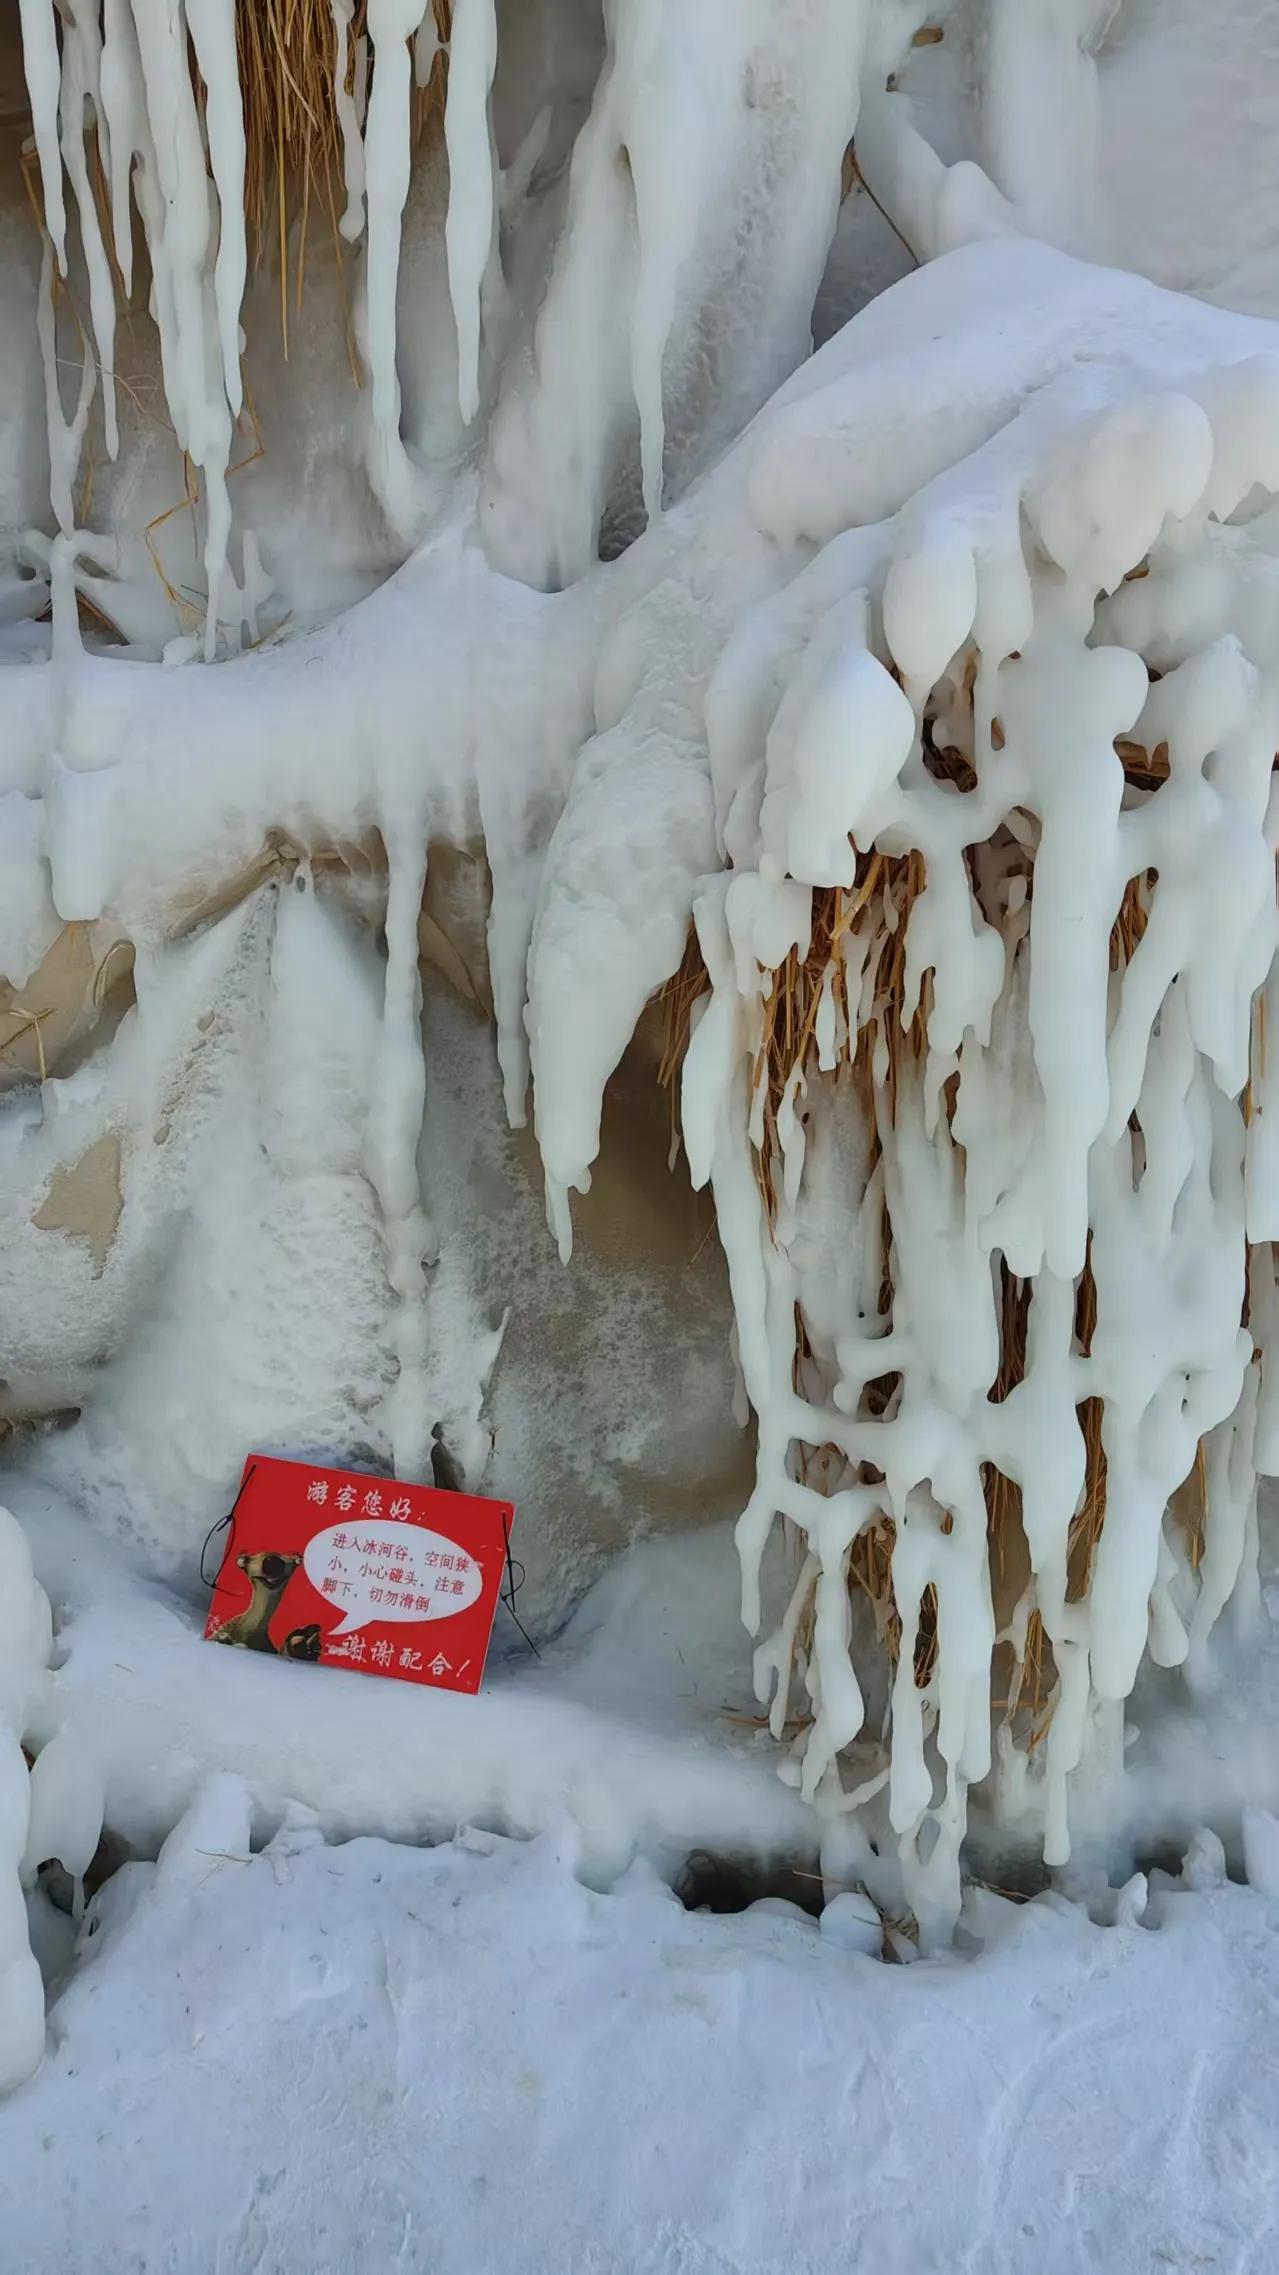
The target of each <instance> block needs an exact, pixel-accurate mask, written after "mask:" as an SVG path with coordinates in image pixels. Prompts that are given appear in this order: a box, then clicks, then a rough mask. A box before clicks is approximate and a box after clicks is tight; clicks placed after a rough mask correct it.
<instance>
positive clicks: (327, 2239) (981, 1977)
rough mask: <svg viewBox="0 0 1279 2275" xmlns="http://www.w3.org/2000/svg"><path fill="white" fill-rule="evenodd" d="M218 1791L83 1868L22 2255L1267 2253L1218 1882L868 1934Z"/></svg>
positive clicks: (116, 2268) (1262, 1925) (264, 2273)
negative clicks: (847, 1933)
mask: <svg viewBox="0 0 1279 2275" xmlns="http://www.w3.org/2000/svg"><path fill="white" fill-rule="evenodd" d="M352 1679H354V1678H352ZM429 1703H430V1704H431V1705H434V1704H435V1703H436V1701H435V1700H431V1701H430V1702H429ZM249 1830H250V1811H249V1809H248V1807H247V1804H246V1802H245V1800H244V1797H243V1793H242V1790H241V1789H239V1788H238V1787H237V1786H236V1785H235V1783H234V1782H233V1781H223V1782H221V1783H219V1784H215V1785H213V1786H212V1787H211V1788H209V1789H206V1792H205V1794H204V1796H203V1798H202V1800H201V1802H200V1803H199V1805H198V1806H197V1807H196V1808H195V1809H194V1810H193V1811H192V1813H191V1814H190V1816H189V1817H188V1818H187V1819H186V1820H185V1822H184V1823H183V1825H182V1826H181V1827H180V1828H179V1829H178V1831H177V1832H176V1833H175V1834H174V1835H173V1836H172V1837H171V1839H170V1841H169V1843H168V1844H167V1846H166V1848H165V1851H164V1854H163V1856H162V1857H161V1860H160V1862H159V1864H158V1866H150V1865H131V1866H128V1867H126V1868H125V1870H124V1872H122V1873H121V1874H120V1875H118V1877H117V1878H116V1880H115V1881H114V1882H112V1883H111V1884H110V1886H109V1888H108V1890H107V1891H106V1893H105V1895H104V1897H103V1898H102V1899H101V1902H100V1905H99V1908H98V1912H97V1916H96V1919H95V1920H94V1922H93V1923H92V1929H93V1932H92V1933H91V1934H90V1936H89V1939H88V1942H87V1945H86V1949H85V1955H84V1958H83V1960H82V1962H81V1964H80V1966H79V1968H78V1970H77V1972H76V1975H75V1977H74V1980H73V1982H72V1984H71V1986H70V1988H69V1989H68V1990H67V1991H66V1992H65V1993H64V1995H63V1997H62V1999H61V2001H60V2002H59V2003H58V2004H57V2005H56V2006H55V2007H54V2009H53V2015H52V2023H51V2029H52V2039H53V2045H52V2051H51V2053H50V2055H49V2058H48V2060H47V2061H46V2063H45V2066H44V2068H43V2070H42V2071H41V2073H40V2075H39V2076H38V2078H37V2079H36V2080H35V2082H34V2083H33V2084H32V2085H30V2086H28V2087H26V2088H25V2089H23V2090H22V2091H21V2092H20V2093H19V2094H18V2095H17V2096H16V2097H15V2098H14V2099H12V2100H11V2101H10V2102H9V2103H7V2104H6V2105H5V2107H4V2108H3V2110H2V2111H0V2234H3V2238H4V2242H3V2247H2V2256H3V2264H4V2265H5V2267H6V2268H8V2269H13V2270H14V2271H15V2275H16V2271H18V2270H22V2271H23V2275H54V2271H55V2270H57V2271H63V2270H80V2269H84V2270H86V2271H87V2270H89V2269H92V2270H94V2275H125V2271H126V2270H128V2271H129V2275H161V2270H163V2271H164V2275H215V2271H217V2275H245V2271H247V2270H259V2271H261V2275H320V2271H325V2275H328V2271H333V2275H337V2271H342V2275H345V2271H347V2270H356V2269H363V2268H384V2267H393V2268H401V2269H406V2270H408V2269H413V2270H422V2271H426V2270H429V2271H430V2275H486V2271H488V2270H494V2271H496V2270H499V2269H506V2268H511V2269H515V2270H519V2271H520V2275H827V2271H829V2275H853V2271H854V2270H866V2275H925V2271H927V2270H934V2269H935V2270H941V2271H944V2275H959V2271H960V2270H971V2271H973V2275H1002V2271H1009V2275H1011V2271H1014V2270H1015V2271H1017V2275H1021V2271H1026V2275H1030V2271H1031V2270H1035V2271H1036V2275H1080V2271H1083V2270H1086V2269H1100V2270H1104V2271H1105V2275H1147V2271H1149V2275H1163V2271H1164V2270H1166V2269H1178V2268H1181V2269H1191V2268H1195V2269H1204V2268H1212V2269H1217V2270H1221V2271H1222V2275H1225V2271H1227V2270H1229V2271H1231V2275H1244V2271H1245V2270H1247V2271H1249V2275H1270V2271H1271V2270H1273V2268H1274V2267H1275V2266H1276V2264H1279V2038H1277V2036H1276V2027H1275V2026H1276V2019H1277V2018H1279V1906H1276V1905H1275V1904H1274V1903H1268V1902H1267V1901H1266V1900H1265V1898H1263V1896H1261V1895H1260V1894H1258V1893H1256V1892H1255V1891H1253V1890H1252V1889H1249V1888H1246V1887H1239V1886H1234V1885H1231V1884H1225V1885H1221V1886H1218V1887H1216V1888H1209V1889H1207V1890H1205V1891H1204V1892H1191V1891H1188V1890H1185V1889H1182V1888H1172V1887H1169V1888H1168V1889H1167V1890H1166V1891H1165V1892H1163V1893H1161V1894H1156V1896H1155V1897H1154V1898H1152V1901H1151V1904H1150V1906H1149V1908H1148V1910H1147V1912H1146V1914H1145V1918H1144V1920H1143V1921H1141V1922H1140V1923H1132V1924H1123V1925H1118V1926H1110V1927H1099V1926H1095V1925H1093V1924H1092V1923H1091V1922H1090V1920H1089V1918H1088V1915H1087V1913H1086V1912H1085V1911H1084V1910H1083V1909H1081V1908H1079V1907H1076V1906H1072V1905H1069V1904H1067V1903H1065V1902H1064V1901H1063V1899H1061V1898H1060V1897H1057V1896H1053V1895H1045V1896H1041V1897H1039V1898H1037V1899H1036V1900H1035V1901H1034V1902H1031V1903H1029V1904H1024V1905H1020V1906H1018V1905H1014V1904H1012V1903H1009V1902H1008V1901H1006V1900H1005V1899H1003V1898H1001V1897H999V1896H997V1895H994V1894H990V1893H987V1892H978V1893H975V1894H974V1895H972V1896H971V1897H970V1899H969V1904H968V1907H967V1911H966V1918H965V1929H964V1931H963V1934H962V1935H961V1941H964V1942H965V1943H967V1945H968V1948H967V1949H966V1950H963V1951H961V1952H959V1953H957V1954H956V1955H955V1956H954V1957H952V1958H949V1959H946V1960H941V1961H921V1962H918V1963H916V1964H915V1965H913V1966H900V1965H885V1964H883V1963H882V1962H881V1961H880V1960H879V1959H877V1958H872V1957H869V1956H866V1955H864V1954H862V1953H860V1952H858V1951H856V1950H853V1949H849V1948H846V1947H844V1946H842V1945H841V1943H840V1942H839V1940H838V1938H837V1936H836V1935H835V1934H832V1933H830V1932H827V1933H823V1932H822V1930H821V1929H820V1928H819V1927H818V1925H817V1924H816V1923H815V1922H814V1921H812V1920H809V1919H805V1918H804V1917H802V1916H800V1915H796V1914H794V1913H786V1912H777V1911H771V1910H770V1909H768V1908H763V1909H760V1908H756V1909H752V1910H750V1911H747V1912H743V1913H740V1914H735V1915H726V1916H718V1917H717V1916H714V1915H712V1914H709V1913H705V1912H703V1913H688V1912H685V1911H684V1910H683V1909H682V1908H681V1906H680V1904H679V1903H678V1902H677V1900H676V1899H675V1898H674V1897H673V1896H672V1895H671V1893H670V1891H669V1890H668V1889H667V1888H666V1887H665V1886H664V1885H663V1884H662V1883H661V1882H660V1881H659V1880H658V1879H657V1878H656V1877H655V1876H654V1874H653V1873H652V1871H651V1868H649V1867H648V1866H646V1865H644V1864H637V1865H636V1866H635V1867H634V1868H633V1869H632V1870H631V1871H630V1872H629V1873H628V1874H627V1875H626V1876H625V1877H624V1878H623V1879H622V1880H621V1882H620V1883H619V1884H618V1885H617V1886H615V1887H614V1888H613V1889H612V1890H611V1891H610V1892H609V1893H607V1894H597V1893H594V1892H593V1891H592V1890H591V1889H589V1888H587V1887H584V1886H583V1885H582V1884H581V1883H580V1881H579V1880H578V1879H577V1878H576V1877H575V1872H574V1864H575V1857H576V1852H575V1847H574V1844H573V1841H572V1839H571V1837H570V1836H569V1835H568V1834H567V1833H565V1834H564V1835H562V1836H560V1837H557V1836H556V1835H554V1834H545V1835H542V1836H541V1837H539V1838H538V1839H536V1840H533V1841H530V1842H525V1843H520V1842H512V1841H507V1840H499V1839H495V1838H493V1837H491V1836H488V1835H477V1834H472V1835H467V1834H465V1833H463V1834H462V1835H460V1836H459V1837H458V1839H457V1840H455V1841H452V1842H449V1843H447V1844H446V1845H444V1846H441V1847H437V1848H433V1849H426V1850H421V1849H415V1848H409V1847H404V1846H393V1845H392V1844H390V1843H388V1842H385V1841H381V1840H371V1839H361V1840H355V1841H351V1842H348V1843H346V1844H345V1845H344V1846H336V1847H335V1846H330V1845H327V1844H326V1843H325V1842H324V1841H323V1840H322V1838H321V1837H320V1835H319V1834H318V1833H317V1832H316V1831H315V1830H313V1829H309V1828H306V1827H305V1826H302V1825H298V1826H295V1827H293V1828H291V1829H289V1830H286V1831H284V1832H282V1833H281V1834H279V1835H278V1836H277V1837H276V1838H275V1839H274V1840H273V1841H272V1842H271V1843H270V1845H269V1846H268V1847H267V1848H265V1849H264V1850H263V1851H262V1852H261V1853H258V1854H250V1849H249ZM977 1945H980V1947H981V1948H980V1949H978V1948H976V1946H977Z"/></svg>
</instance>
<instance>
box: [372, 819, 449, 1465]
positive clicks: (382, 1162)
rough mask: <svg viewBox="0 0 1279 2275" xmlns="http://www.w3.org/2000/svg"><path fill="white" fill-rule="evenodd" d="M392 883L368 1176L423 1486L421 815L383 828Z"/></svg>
mask: <svg viewBox="0 0 1279 2275" xmlns="http://www.w3.org/2000/svg"><path fill="white" fill-rule="evenodd" d="M383 834H384V836H385V838H386V844H387V856H388V864H389V872H390V874H389V881H388V887H387V904H386V1000H385V1008H384V1011H383V1020H382V1035H381V1039H380V1042H379V1045H378V1066H377V1080H376V1085H375V1088H374V1092H373V1096H372V1098H371V1099H370V1101H369V1126H368V1136H367V1149H368V1163H369V1174H370V1177H371V1178H372V1181H373V1185H374V1188H375V1190H376V1192H377V1196H378V1200H379V1202H380V1203H381V1208H382V1223H383V1229H384V1234H385V1239H386V1251H387V1277H388V1278H389V1280H390V1283H391V1286H392V1288H393V1289H394V1291H395V1297H396V1313H395V1325H394V1347H395V1355H396V1360H397V1363H398V1377H397V1380H396V1383H395V1386H394V1388H393V1389H392V1390H391V1392H390V1393H389V1396H388V1400H387V1410H388V1430H387V1434H388V1436H389V1438H390V1442H391V1449H392V1457H393V1460H394V1464H395V1471H396V1474H397V1476H400V1477H416V1476H420V1475H421V1474H422V1472H423V1469H424V1468H425V1466H426V1463H427V1461H428V1459H429V1455H430V1433H431V1424H432V1420H433V1417H432V1416H431V1415H430V1414H429V1413H428V1412H427V1409H426V1406H425V1402H424V1400H423V1396H422V1369H423V1366H424V1364H425V1360H426V1311H425V1300H424V1298H425V1285H424V1279H423V1273H424V1269H425V1266H426V1264H427V1263H428V1262H429V1260H430V1258H431V1256H432V1255H433V1253H434V1235H433V1233H432V1230H431V1226H430V1223H429V1221H428V1219H427V1215H426V1211H425V1209H424V1208H423V1206H422V1191H421V1183H420V1180H419V1177H418V1168H417V1149H418V1144H419V1141H420V1139H421V1135H422V1111H423V1103H424V1100H425V1096H426V1069H425V1066H424V1063H423V1058H422V986H421V977H420V973H419V969H418V918H419V916H420V914H421V909H422V895H423V893H424V891H425V889H426V850H425V848H426V828H425V819H424V817H423V816H422V815H420V814H417V813H412V814H409V813H406V814H404V815H401V816H400V817H398V826H397V827H385V828H384V832H383Z"/></svg>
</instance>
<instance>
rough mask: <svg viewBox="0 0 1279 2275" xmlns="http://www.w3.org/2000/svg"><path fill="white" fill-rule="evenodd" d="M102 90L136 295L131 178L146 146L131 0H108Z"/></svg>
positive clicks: (122, 265) (123, 259) (124, 250)
mask: <svg viewBox="0 0 1279 2275" xmlns="http://www.w3.org/2000/svg"><path fill="white" fill-rule="evenodd" d="M102 27H103V28H102V61H101V64H100V67H99V73H98V78H99V85H100V88H101V93H102V115H103V117H104V118H105V120H106V125H107V145H108V152H109V161H108V163H109V179H110V186H111V233H112V240H113V243H114V246H115V257H116V262H117V265H118V267H119V270H120V274H121V277H122V278H123V280H124V289H125V292H126V293H131V292H132V290H133V212H132V207H131V204H130V195H131V192H130V176H131V174H132V171H133V162H134V159H135V157H136V156H137V155H138V153H139V152H140V151H142V150H143V149H144V147H145V145H146V142H147V139H148V137H147V124H146V100H145V95H144V92H143V86H142V64H141V60H140V58H139V55H138V41H137V34H136V32H135V30H134V24H133V12H132V9H131V7H130V5H129V0H104V6H103V12H102Z"/></svg>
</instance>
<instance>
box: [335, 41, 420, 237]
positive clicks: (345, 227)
mask: <svg viewBox="0 0 1279 2275" xmlns="http://www.w3.org/2000/svg"><path fill="white" fill-rule="evenodd" d="M330 5H331V7H332V10H333V105H334V109H335V110H336V112H337V120H338V129H339V132H340V133H341V136H342V175H343V180H344V183H345V187H346V209H345V211H344V213H343V215H342V219H341V221H340V222H339V224H338V227H339V228H340V230H341V232H342V235H343V236H344V237H345V239H346V241H347V243H348V245H353V244H355V243H356V241H357V240H358V239H359V237H360V236H362V234H363V231H364V143H363V140H362V138H361V134H360V114H359V111H358V109H357V107H356V102H355V97H354V94H353V93H352V92H351V90H350V89H349V88H348V86H347V83H346V76H347V66H348V63H349V61H350V59H351V25H352V22H353V20H354V16H355V0H330ZM430 21H431V23H432V24H434V22H435V18H434V16H432V17H431V18H430ZM419 37H420V35H419Z"/></svg>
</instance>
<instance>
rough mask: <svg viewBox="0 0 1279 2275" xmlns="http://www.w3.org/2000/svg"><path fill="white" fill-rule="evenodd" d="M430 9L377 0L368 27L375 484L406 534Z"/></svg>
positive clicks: (416, 1)
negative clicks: (411, 249) (406, 268)
mask: <svg viewBox="0 0 1279 2275" xmlns="http://www.w3.org/2000/svg"><path fill="white" fill-rule="evenodd" d="M422 13H423V8H422V0H370V5H369V12H368V27H369V39H370V42H371V45H372V50H373V65H374V68H373V73H372V83H371V86H370V91H369V98H368V113H367V117H366V120H365V128H364V163H363V168H362V175H363V185H364V202H365V208H366V212H367V223H366V238H367V258H366V266H365V287H364V290H365V314H364V333H365V337H364V352H365V358H366V361H367V363H368V367H369V375H370V379H371V382H372V393H373V408H372V421H373V427H372V440H373V448H374V451H375V453H376V459H377V465H376V470H375V487H376V488H377V490H378V493H379V495H380V496H381V497H382V498H383V501H384V503H385V505H386V507H387V511H388V512H389V513H390V515H391V516H392V519H393V520H394V521H395V522H396V524H397V526H401V527H403V528H404V530H405V531H406V533H407V532H408V531H409V530H411V528H412V525H413V520H414V506H413V471H412V467H411V465H410V463H409V458H408V453H407V451H406V450H405V448H404V444H403V441H402V440H401V437H400V382H399V378H398V376H397V373H396V368H395V294H396V286H397V282H398V279H399V273H400V228H401V224H402V220H403V215H404V201H405V199H406V198H407V196H408V191H409V165H410V158H411V138H410V107H411V102H412V89H413V75H412V64H411V59H410V55H409V46H408V43H409V41H410V40H411V39H412V38H413V37H414V35H415V33H416V32H417V30H418V27H419V25H420V23H421V21H422ZM349 212H350V207H348V214H349Z"/></svg>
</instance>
